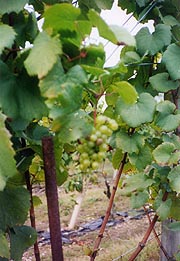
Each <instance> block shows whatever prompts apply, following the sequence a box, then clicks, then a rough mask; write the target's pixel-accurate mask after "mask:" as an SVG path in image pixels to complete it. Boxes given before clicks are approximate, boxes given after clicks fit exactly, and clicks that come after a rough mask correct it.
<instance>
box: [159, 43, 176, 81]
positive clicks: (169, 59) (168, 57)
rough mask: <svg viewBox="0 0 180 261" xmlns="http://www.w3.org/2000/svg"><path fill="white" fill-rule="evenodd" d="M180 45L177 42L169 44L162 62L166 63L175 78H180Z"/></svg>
mask: <svg viewBox="0 0 180 261" xmlns="http://www.w3.org/2000/svg"><path fill="white" fill-rule="evenodd" d="M179 56H180V47H179V46H178V45H176V44H171V45H169V46H168V48H167V50H166V51H165V52H164V54H163V58H162V62H163V63H164V64H165V66H166V68H167V70H168V72H169V74H170V76H171V78H172V79H173V80H178V79H180V60H179Z"/></svg>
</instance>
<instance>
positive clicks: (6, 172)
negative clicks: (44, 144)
mask: <svg viewBox="0 0 180 261" xmlns="http://www.w3.org/2000/svg"><path fill="white" fill-rule="evenodd" d="M4 121H5V117H4V116H3V115H2V114H1V113H0V137H1V138H0V148H1V149H0V191H2V190H3V189H4V187H5V185H6V181H7V180H8V178H10V177H12V176H15V175H16V174H17V169H16V162H15V160H14V155H15V152H14V150H13V148H12V143H11V140H10V138H11V135H10V133H9V132H8V130H7V129H6V128H5V123H4Z"/></svg>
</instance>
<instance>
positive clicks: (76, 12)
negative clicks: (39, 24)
mask: <svg viewBox="0 0 180 261" xmlns="http://www.w3.org/2000/svg"><path fill="white" fill-rule="evenodd" d="M79 16H80V9H79V8H76V7H74V6H72V5H71V4H67V3H63V4H55V5H53V6H52V7H50V8H48V9H47V10H46V11H45V13H44V18H45V21H44V24H43V29H47V28H53V29H54V30H55V31H61V30H62V31H64V30H69V31H76V28H77V27H76V26H77V25H76V21H77V20H78V17H79Z"/></svg>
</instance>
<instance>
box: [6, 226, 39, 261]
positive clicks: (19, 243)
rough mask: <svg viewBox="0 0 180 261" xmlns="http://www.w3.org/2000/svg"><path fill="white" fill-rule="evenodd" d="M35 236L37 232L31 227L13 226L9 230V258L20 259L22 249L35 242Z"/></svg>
mask: <svg viewBox="0 0 180 261" xmlns="http://www.w3.org/2000/svg"><path fill="white" fill-rule="evenodd" d="M36 238H37V233H36V231H35V230H34V229H33V228H32V227H28V226H20V227H18V226H16V227H13V228H12V229H11V230H10V244H11V259H13V260H17V261H18V260H19V261H20V260H21V259H22V255H23V253H24V251H25V250H26V249H27V248H28V247H30V246H32V245H33V244H34V243H35V241H36Z"/></svg>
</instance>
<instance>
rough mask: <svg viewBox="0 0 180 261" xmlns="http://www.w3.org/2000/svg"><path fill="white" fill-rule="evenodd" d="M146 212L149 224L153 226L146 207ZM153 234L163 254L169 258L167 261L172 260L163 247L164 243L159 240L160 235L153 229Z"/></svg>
mask: <svg viewBox="0 0 180 261" xmlns="http://www.w3.org/2000/svg"><path fill="white" fill-rule="evenodd" d="M144 210H145V212H146V216H147V218H148V221H149V224H151V218H150V216H149V213H148V211H147V209H146V207H145V206H144ZM153 233H154V236H155V238H156V241H157V243H158V245H159V247H160V248H161V250H162V252H163V254H164V255H165V257H166V258H167V260H171V258H170V256H169V255H168V253H167V251H166V249H165V248H164V247H163V245H162V243H161V240H160V239H159V237H158V234H157V232H156V230H155V228H153Z"/></svg>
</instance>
